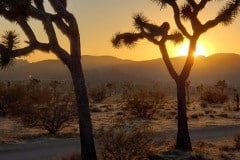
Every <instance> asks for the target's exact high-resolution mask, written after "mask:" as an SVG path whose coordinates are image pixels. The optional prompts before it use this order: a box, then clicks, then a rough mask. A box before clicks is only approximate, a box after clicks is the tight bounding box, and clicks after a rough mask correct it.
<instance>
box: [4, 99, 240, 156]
mask: <svg viewBox="0 0 240 160" xmlns="http://www.w3.org/2000/svg"><path fill="white" fill-rule="evenodd" d="M122 106H123V103H121V102H120V101H119V97H110V98H108V99H106V100H105V101H103V102H102V103H100V104H91V107H90V109H91V111H92V113H91V114H92V122H93V126H94V130H95V131H96V130H98V129H99V128H100V127H102V126H107V125H111V124H112V123H113V119H115V118H116V117H124V114H125V113H124V111H122ZM96 108H97V110H96ZM233 108H234V102H232V101H229V102H227V103H225V104H222V105H220V104H212V105H209V104H208V105H207V106H204V107H203V106H202V104H201V103H200V102H199V100H198V99H193V100H191V101H190V102H189V104H188V119H189V121H188V123H189V128H190V134H191V139H192V140H193V141H194V142H197V141H199V140H206V141H217V142H222V141H223V140H225V139H226V138H227V139H233V137H235V135H236V134H240V113H239V112H236V111H233ZM176 113H177V112H176V100H175V99H174V98H173V97H167V98H166V99H165V101H164V103H163V104H162V105H161V106H160V107H159V109H158V111H157V113H156V114H155V115H154V117H153V119H152V120H141V119H139V118H133V117H131V118H129V120H131V121H132V122H133V123H145V122H147V123H148V124H149V125H150V126H151V127H152V128H153V131H154V132H155V133H156V134H155V135H156V137H155V138H158V137H159V135H167V136H168V138H171V137H174V136H175V135H176ZM61 133H76V134H77V133H78V125H77V121H76V122H75V123H73V124H72V125H71V126H69V127H67V128H66V129H64V130H63V131H62V132H61ZM44 134H46V131H43V130H39V129H30V128H24V127H23V126H22V125H21V124H20V123H19V122H17V121H14V120H11V119H8V118H0V143H1V145H0V159H1V160H14V159H17V160H21V159H23V160H28V159H29V160H38V159H39V160H40V159H41V160H44V159H49V157H53V156H56V155H59V156H62V155H66V154H67V153H70V152H72V151H74V150H79V141H78V138H70V139H69V138H68V139H66V138H61V139H59V138H49V137H46V136H41V135H44ZM28 136H29V137H30V138H27V139H22V137H28ZM35 136H36V137H37V138H35ZM31 137H34V138H31ZM214 143H215V142H214Z"/></svg>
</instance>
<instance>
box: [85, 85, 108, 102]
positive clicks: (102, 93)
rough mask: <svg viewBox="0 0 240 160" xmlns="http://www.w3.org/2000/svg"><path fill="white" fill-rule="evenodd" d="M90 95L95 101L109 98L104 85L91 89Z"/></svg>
mask: <svg viewBox="0 0 240 160" xmlns="http://www.w3.org/2000/svg"><path fill="white" fill-rule="evenodd" d="M89 96H90V98H91V99H92V100H93V102H94V103H100V102H102V101H103V100H104V99H106V98H107V91H106V89H105V87H104V86H101V87H96V88H92V89H90V91H89Z"/></svg>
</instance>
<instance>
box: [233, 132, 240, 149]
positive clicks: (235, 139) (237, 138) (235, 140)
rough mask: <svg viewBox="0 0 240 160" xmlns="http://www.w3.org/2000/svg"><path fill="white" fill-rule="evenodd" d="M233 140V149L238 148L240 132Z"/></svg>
mask: <svg viewBox="0 0 240 160" xmlns="http://www.w3.org/2000/svg"><path fill="white" fill-rule="evenodd" d="M234 142H235V149H236V150H240V134H239V135H237V136H236V137H235V138H234Z"/></svg>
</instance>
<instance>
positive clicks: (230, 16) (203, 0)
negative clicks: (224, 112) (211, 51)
mask: <svg viewBox="0 0 240 160" xmlns="http://www.w3.org/2000/svg"><path fill="white" fill-rule="evenodd" d="M151 1H153V2H156V4H158V5H159V6H160V7H161V9H162V8H164V7H166V6H170V7H171V8H172V10H173V13H174V21H175V23H176V26H177V28H178V29H179V30H180V32H175V33H169V29H170V25H169V23H168V22H164V23H163V24H162V25H160V26H158V25H155V24H152V23H150V22H149V20H148V19H147V18H146V17H144V16H143V15H142V14H137V15H135V16H134V24H135V28H136V29H137V31H138V32H133V33H129V32H128V33H122V34H121V33H117V34H116V35H115V37H114V38H113V39H112V43H113V45H114V46H115V47H121V46H122V44H124V45H126V46H132V45H134V44H135V42H136V41H138V40H141V39H147V40H148V41H150V42H152V43H153V44H155V45H157V46H158V47H159V49H160V52H161V54H162V58H163V60H164V62H165V64H166V67H167V69H168V71H169V73H170V75H171V77H172V78H173V79H174V81H175V82H176V85H177V102H178V106H177V107H178V125H177V126H178V132H177V142H176V148H177V149H180V150H185V151H188V150H192V145H191V140H190V136H189V131H188V124H187V115H186V90H185V84H186V80H187V79H188V77H189V74H190V71H191V68H192V66H193V63H194V52H195V50H196V45H197V41H198V39H199V37H200V36H201V35H202V34H203V33H204V32H206V31H207V30H209V29H211V28H213V27H215V26H217V25H218V24H220V23H222V24H224V25H229V24H231V23H232V22H233V20H234V19H235V17H236V16H237V14H238V12H239V4H240V1H239V0H229V1H227V2H225V6H224V7H223V8H222V9H221V10H220V12H219V13H218V15H217V16H216V17H215V18H214V19H211V20H208V21H206V22H205V23H202V22H201V21H200V19H199V18H198V15H199V13H200V11H202V10H203V9H204V8H205V7H206V5H207V4H209V3H210V2H212V1H213V0H200V1H198V2H196V1H195V0H186V1H185V3H184V4H183V5H182V4H179V3H178V2H177V1H176V0H151ZM183 20H185V21H188V22H190V24H191V28H192V32H189V31H188V30H187V28H186V27H185V26H184V25H183V23H182V21H183ZM184 37H186V38H187V39H188V40H189V42H190V43H189V48H188V56H187V59H186V62H185V64H184V66H183V69H182V71H181V72H180V73H177V72H176V70H175V68H174V67H173V65H172V63H171V61H170V58H169V53H168V50H167V47H166V42H167V41H173V42H174V43H179V42H181V41H183V38H184Z"/></svg>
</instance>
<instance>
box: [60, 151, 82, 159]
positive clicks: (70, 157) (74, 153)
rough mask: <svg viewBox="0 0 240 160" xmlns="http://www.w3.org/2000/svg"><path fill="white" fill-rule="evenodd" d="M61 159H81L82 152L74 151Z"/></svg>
mask: <svg viewBox="0 0 240 160" xmlns="http://www.w3.org/2000/svg"><path fill="white" fill-rule="evenodd" d="M60 160H81V153H79V152H73V153H71V154H70V155H67V156H64V157H62V158H61V159H60Z"/></svg>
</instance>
